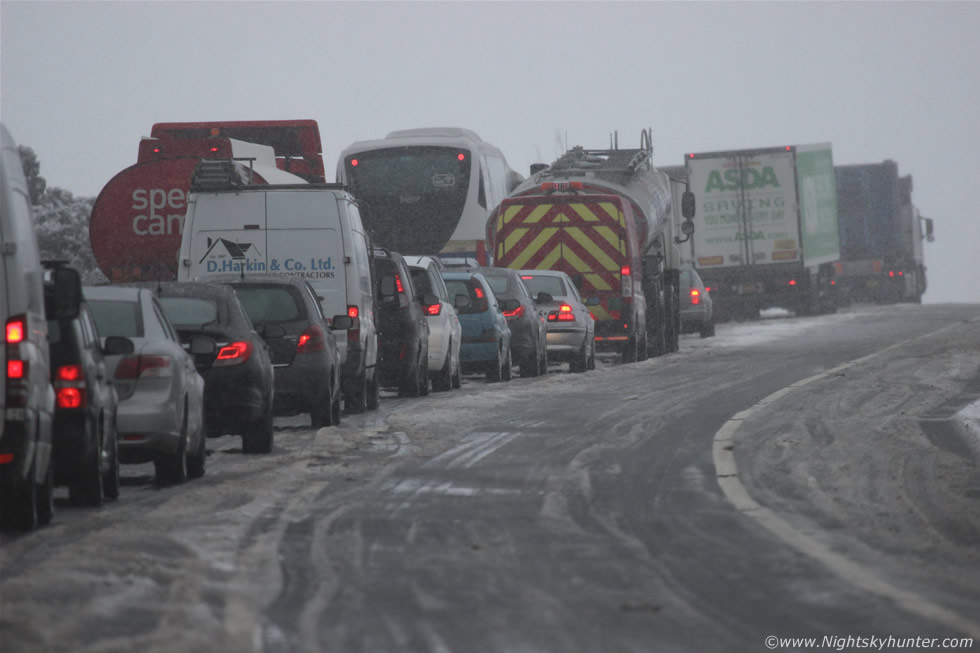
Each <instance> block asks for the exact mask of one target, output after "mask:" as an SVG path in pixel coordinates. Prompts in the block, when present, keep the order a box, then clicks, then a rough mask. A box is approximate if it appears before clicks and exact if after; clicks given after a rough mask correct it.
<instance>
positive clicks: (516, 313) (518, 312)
mask: <svg viewBox="0 0 980 653" xmlns="http://www.w3.org/2000/svg"><path fill="white" fill-rule="evenodd" d="M522 315H524V306H518V307H517V308H515V309H514V310H512V311H504V317H506V318H507V319H508V320H510V319H517V318H519V317H521V316H522Z"/></svg>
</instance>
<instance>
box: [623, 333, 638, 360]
mask: <svg viewBox="0 0 980 653" xmlns="http://www.w3.org/2000/svg"><path fill="white" fill-rule="evenodd" d="M638 359H639V346H638V344H637V337H636V334H633V335H632V336H630V338H629V339H628V340H627V341H626V344H624V345H623V362H624V363H635V362H636V361H637V360H638Z"/></svg>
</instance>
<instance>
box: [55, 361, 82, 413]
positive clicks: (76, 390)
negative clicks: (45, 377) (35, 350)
mask: <svg viewBox="0 0 980 653" xmlns="http://www.w3.org/2000/svg"><path fill="white" fill-rule="evenodd" d="M54 379H55V380H54V392H55V400H56V403H57V407H58V408H84V407H85V377H84V375H83V374H82V368H81V366H80V365H62V366H61V367H59V368H58V369H57V370H55V374H54Z"/></svg>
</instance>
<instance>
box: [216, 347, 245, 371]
mask: <svg viewBox="0 0 980 653" xmlns="http://www.w3.org/2000/svg"><path fill="white" fill-rule="evenodd" d="M251 355H252V343H250V342H248V341H240V342H233V343H231V344H230V345H225V346H224V347H222V348H221V349H219V350H218V356H217V357H216V358H215V359H214V367H222V366H225V365H239V364H241V363H244V362H245V361H247V360H248V359H249V357H250V356H251Z"/></svg>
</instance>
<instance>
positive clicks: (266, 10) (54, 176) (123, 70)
mask: <svg viewBox="0 0 980 653" xmlns="http://www.w3.org/2000/svg"><path fill="white" fill-rule="evenodd" d="M0 31H2V33H0V36H2V38H0V44H2V46H0V48H2V49H0V57H2V59H0V61H2V68H0V118H2V120H3V122H4V123H5V124H6V125H7V126H8V128H9V129H10V130H11V132H12V133H13V135H14V138H15V139H16V140H17V141H18V142H19V143H20V144H22V145H27V146H30V147H31V148H33V149H34V151H35V152H36V153H37V155H38V158H39V160H40V162H41V174H42V175H43V176H44V177H45V178H46V179H47V181H48V184H49V185H52V186H58V187H61V188H64V189H66V190H69V191H71V192H73V193H74V194H75V195H76V196H92V197H94V196H95V195H97V194H98V192H99V191H100V190H101V188H102V186H103V185H104V184H105V183H106V182H107V181H108V180H109V179H110V178H111V177H112V176H113V175H115V174H116V173H117V172H119V171H120V170H122V169H123V168H125V167H127V166H129V165H132V164H133V163H135V161H136V153H137V145H138V141H139V139H140V137H141V136H143V135H147V134H149V131H150V127H151V126H152V124H153V123H155V122H169V121H200V120H251V119H256V120H258V119H262V120H272V119H295V118H312V119H315V120H317V121H318V122H319V125H320V132H321V135H322V138H323V149H324V159H325V161H326V164H327V168H328V170H330V169H332V168H333V167H335V165H336V160H337V157H338V156H339V154H340V151H341V150H342V149H343V148H344V147H346V146H347V145H349V144H350V143H352V142H354V141H356V140H363V139H370V138H379V137H382V136H383V135H384V134H386V133H387V132H389V131H393V130H395V129H406V128H412V127H431V126H459V127H467V128H470V129H472V130H474V131H476V132H477V133H478V134H480V135H481V136H482V137H483V139H484V140H487V141H489V142H491V143H493V144H495V145H497V146H498V147H499V148H500V149H501V150H502V151H503V152H504V155H505V156H506V157H507V159H508V162H509V163H510V164H511V166H512V167H513V168H515V169H516V170H518V171H520V172H522V173H523V174H527V169H528V165H529V164H530V163H533V162H535V161H543V162H550V161H552V160H553V159H554V158H555V156H556V155H557V154H559V148H560V143H562V142H563V141H564V140H565V139H566V137H567V142H568V144H569V145H584V146H586V147H603V146H605V145H607V144H608V143H609V135H610V133H611V132H613V131H618V132H619V142H620V145H621V146H623V147H628V146H635V145H637V144H638V142H639V136H640V130H641V129H643V128H646V127H651V128H652V129H653V134H654V137H653V144H654V150H655V160H656V162H657V163H658V164H659V165H679V164H681V163H682V161H683V155H684V153H685V152H697V151H708V150H720V149H737V148H750V147H763V146H770V145H782V144H804V143H814V142H823V141H830V142H831V143H833V153H834V161H835V163H837V164H851V163H871V162H879V161H882V160H884V159H894V160H895V161H897V162H898V165H899V172H900V173H902V174H911V175H912V176H913V180H914V191H913V201H914V202H915V204H916V205H917V206H918V207H919V209H920V210H921V211H922V214H923V215H926V216H929V217H932V218H934V219H935V224H936V242H934V243H929V244H927V245H926V265H927V266H928V268H929V272H928V278H929V290H928V291H927V294H926V298H925V299H926V301H928V302H938V301H971V302H980V274H978V273H977V271H976V270H977V265H978V264H980V215H978V213H980V212H978V208H977V207H978V204H980V200H978V199H977V197H978V192H980V110H978V107H980V38H978V33H980V2H956V3H948V2H921V3H920V2H759V3H757V2H682V3H674V2H570V1H554V2H438V3H437V2H285V1H284V2H244V1H238V2H231V1H228V2H197V1H195V2H176V1H175V2H136V1H131V2H38V1H31V2H21V1H13V0H0Z"/></svg>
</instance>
